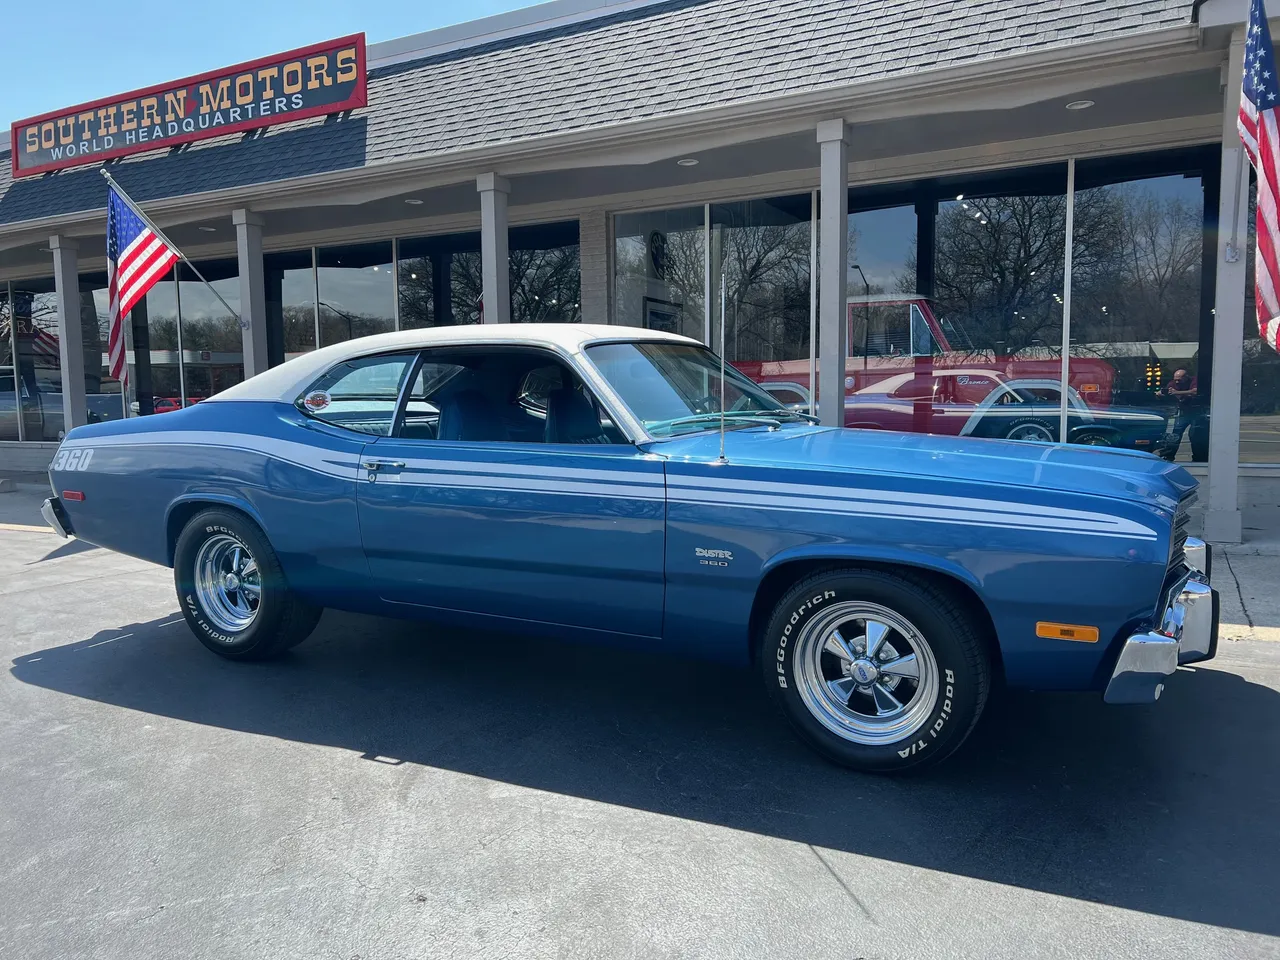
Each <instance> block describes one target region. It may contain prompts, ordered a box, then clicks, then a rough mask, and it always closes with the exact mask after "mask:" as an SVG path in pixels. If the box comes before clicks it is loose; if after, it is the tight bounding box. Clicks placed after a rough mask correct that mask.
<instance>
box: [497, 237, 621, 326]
mask: <svg viewBox="0 0 1280 960" xmlns="http://www.w3.org/2000/svg"><path fill="white" fill-rule="evenodd" d="M581 291H582V269H581V265H580V261H579V255H578V247H577V245H576V244H575V245H573V246H567V247H556V248H553V249H550V250H512V251H511V319H512V320H513V321H514V322H516V323H577V322H579V321H581V320H582V309H581V306H580V301H579V297H580V296H581ZM603 319H604V318H603V317H599V318H596V320H597V322H600V321H603Z"/></svg>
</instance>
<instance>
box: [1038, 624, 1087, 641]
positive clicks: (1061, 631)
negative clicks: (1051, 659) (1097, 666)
mask: <svg viewBox="0 0 1280 960" xmlns="http://www.w3.org/2000/svg"><path fill="white" fill-rule="evenodd" d="M1036 636H1037V637H1043V638H1044V639H1046V640H1076V641H1079V642H1080V643H1097V642H1098V628H1097V627H1082V626H1080V625H1079V624H1076V623H1045V622H1044V621H1043V620H1042V621H1040V622H1039V623H1037V624H1036Z"/></svg>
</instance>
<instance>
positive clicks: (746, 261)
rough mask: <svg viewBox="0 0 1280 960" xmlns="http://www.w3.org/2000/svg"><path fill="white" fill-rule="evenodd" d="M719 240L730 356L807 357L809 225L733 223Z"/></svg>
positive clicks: (731, 358) (747, 357)
mask: <svg viewBox="0 0 1280 960" xmlns="http://www.w3.org/2000/svg"><path fill="white" fill-rule="evenodd" d="M722 244H723V246H722V255H723V263H724V271H725V285H726V292H725V297H726V300H725V307H726V317H725V322H726V329H725V352H726V354H727V356H728V358H729V359H730V360H735V361H751V360H797V359H803V358H805V357H807V356H808V355H809V245H810V238H809V224H808V223H807V222H801V223H792V224H758V225H750V224H747V225H743V226H737V225H732V226H728V227H726V228H725V230H724V234H723V240H722ZM717 319H718V318H717Z"/></svg>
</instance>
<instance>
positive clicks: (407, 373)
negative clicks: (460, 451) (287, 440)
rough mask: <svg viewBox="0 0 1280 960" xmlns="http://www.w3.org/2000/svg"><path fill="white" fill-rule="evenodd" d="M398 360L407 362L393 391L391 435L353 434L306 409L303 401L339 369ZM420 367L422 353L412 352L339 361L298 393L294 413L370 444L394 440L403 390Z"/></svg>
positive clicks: (380, 354) (401, 410)
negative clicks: (380, 440) (295, 411)
mask: <svg viewBox="0 0 1280 960" xmlns="http://www.w3.org/2000/svg"><path fill="white" fill-rule="evenodd" d="M400 357H404V358H407V359H408V361H409V362H408V363H407V364H405V368H404V372H403V373H402V374H401V378H402V379H401V381H400V384H399V385H398V386H397V388H396V402H395V406H394V407H393V408H392V411H391V427H390V432H388V433H386V434H381V433H367V432H365V431H364V430H356V429H353V428H352V427H349V426H346V425H345V424H342V423H337V422H335V421H333V420H328V419H326V418H324V417H322V416H319V415H318V414H316V413H315V412H313V411H311V410H308V409H307V405H306V402H305V401H306V398H307V397H308V396H310V395H311V394H312V393H315V392H316V391H317V390H318V389H319V388H318V387H317V386H316V385H317V384H319V383H322V382H323V381H324V380H326V379H327V378H328V377H329V376H330V375H331V374H332V373H333V372H334V371H335V370H337V369H338V367H341V366H345V365H348V364H353V363H362V362H364V361H366V360H367V361H375V360H380V359H388V360H390V359H394V358H400ZM421 363H422V360H421V351H420V350H414V349H409V350H383V351H376V352H374V353H366V354H361V355H360V356H356V357H347V358H346V359H344V360H339V361H337V362H336V363H333V364H331V365H329V366H328V367H325V369H324V372H323V373H321V374H320V375H319V376H317V377H315V378H313V379H312V381H311V382H310V383H309V384H308V385H307V387H306V388H305V389H304V390H303V391H302V392H301V393H299V394H298V396H297V397H295V398H294V401H293V406H294V409H295V410H297V411H298V412H299V413H301V414H302V415H303V416H304V417H306V418H307V419H309V420H315V421H316V422H318V423H323V424H324V425H325V426H328V427H334V428H336V429H338V430H343V431H345V432H347V433H350V434H355V435H357V436H361V437H370V438H371V440H378V439H382V438H384V437H393V436H395V430H396V429H397V427H398V426H399V423H400V417H401V414H402V413H403V410H404V403H405V390H406V389H407V386H408V384H410V383H412V382H413V380H412V377H413V376H416V374H417V371H418V367H419V366H421ZM324 392H326V393H327V392H328V391H324Z"/></svg>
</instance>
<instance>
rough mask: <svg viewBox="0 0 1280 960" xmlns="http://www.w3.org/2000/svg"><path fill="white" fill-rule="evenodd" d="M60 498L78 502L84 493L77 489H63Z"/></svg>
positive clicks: (82, 498)
mask: <svg viewBox="0 0 1280 960" xmlns="http://www.w3.org/2000/svg"><path fill="white" fill-rule="evenodd" d="M62 499H63V500H74V501H75V502H76V503H80V502H81V501H82V500H84V494H83V493H81V492H80V491H79V490H63V491H62Z"/></svg>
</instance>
